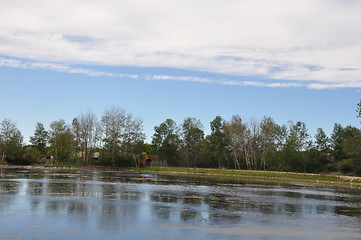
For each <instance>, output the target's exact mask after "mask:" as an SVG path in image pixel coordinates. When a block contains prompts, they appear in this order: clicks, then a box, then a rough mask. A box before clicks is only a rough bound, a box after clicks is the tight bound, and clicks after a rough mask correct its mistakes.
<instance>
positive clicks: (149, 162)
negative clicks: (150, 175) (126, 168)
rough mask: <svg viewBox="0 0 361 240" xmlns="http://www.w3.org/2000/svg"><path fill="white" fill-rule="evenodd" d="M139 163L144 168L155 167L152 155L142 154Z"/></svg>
mask: <svg viewBox="0 0 361 240" xmlns="http://www.w3.org/2000/svg"><path fill="white" fill-rule="evenodd" d="M139 162H140V165H142V166H144V167H153V166H154V165H155V158H154V156H152V155H149V154H144V157H143V158H141V159H140V161H139Z"/></svg>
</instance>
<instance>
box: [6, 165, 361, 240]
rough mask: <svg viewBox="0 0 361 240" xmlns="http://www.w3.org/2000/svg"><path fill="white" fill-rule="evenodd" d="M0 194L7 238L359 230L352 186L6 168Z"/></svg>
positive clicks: (360, 210) (359, 205) (296, 235)
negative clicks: (239, 181)
mask: <svg viewBox="0 0 361 240" xmlns="http://www.w3.org/2000/svg"><path fill="white" fill-rule="evenodd" d="M0 192H1V195H0V214H1V218H2V219H3V221H2V223H3V228H1V230H0V238H1V239H14V238H15V239H17V238H19V239H34V238H37V239H48V238H56V239H57V238H59V239H80V238H87V239H114V238H120V237H122V238H123V239H169V238H171V239H196V238H199V239H220V238H222V239H282V238H283V239H288V238H289V237H290V236H293V239H340V238H342V239H357V237H358V236H360V235H361V230H360V229H361V201H360V200H361V195H360V193H361V190H359V189H352V188H331V187H324V188H321V187H317V186H302V185H298V186H296V185H287V186H286V185H284V186H283V185H266V184H255V183H250V182H247V183H239V184H231V183H228V184H226V183H217V182H216V181H214V180H213V181H205V180H194V179H188V180H185V179H184V178H174V177H160V176H155V175H150V174H147V175H138V174H125V173H109V172H108V173H107V172H104V173H103V172H85V171H41V170H29V171H27V170H23V171H20V172H19V171H15V170H12V169H7V170H6V171H5V172H4V173H2V175H1V179H0ZM4 219H6V221H4ZM226 230H228V231H226Z"/></svg>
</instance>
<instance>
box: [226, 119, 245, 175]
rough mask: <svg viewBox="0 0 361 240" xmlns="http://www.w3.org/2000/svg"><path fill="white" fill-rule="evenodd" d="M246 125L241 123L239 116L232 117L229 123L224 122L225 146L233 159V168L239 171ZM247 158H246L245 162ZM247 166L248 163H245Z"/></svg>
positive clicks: (243, 149)
mask: <svg viewBox="0 0 361 240" xmlns="http://www.w3.org/2000/svg"><path fill="white" fill-rule="evenodd" d="M246 131H247V129H246V125H245V124H244V123H243V121H242V119H241V117H240V116H232V120H231V121H230V122H225V124H224V132H225V136H226V141H227V146H228V148H229V149H230V151H231V153H232V156H233V159H234V168H235V169H240V168H241V166H240V158H241V155H242V152H243V151H245V150H246V148H245V137H246ZM247 160H248V156H246V161H247ZM246 164H247V166H248V165H249V162H248V161H247V162H246Z"/></svg>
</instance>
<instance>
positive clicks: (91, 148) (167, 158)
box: [0, 101, 361, 175]
mask: <svg viewBox="0 0 361 240" xmlns="http://www.w3.org/2000/svg"><path fill="white" fill-rule="evenodd" d="M360 109H361V101H360V103H359V104H358V109H357V112H358V116H359V117H360V116H361V111H360ZM210 129H211V132H210V133H209V134H207V135H206V134H205V132H204V127H203V125H202V123H201V121H200V120H199V119H196V118H192V117H188V118H185V119H184V120H183V122H182V123H180V124H177V123H176V122H175V121H174V120H172V119H166V120H165V121H164V122H162V123H161V124H159V125H158V126H155V127H154V134H153V135H152V141H151V143H146V142H145V139H146V137H145V134H144V132H143V122H142V120H140V119H138V118H135V117H134V116H133V115H132V114H131V113H128V112H126V111H125V110H123V109H120V108H117V107H113V108H110V109H108V110H106V111H105V113H104V114H103V116H101V118H100V119H99V120H98V118H97V116H96V115H95V114H93V113H91V112H87V113H82V114H79V115H78V116H77V117H75V118H74V119H73V120H72V122H71V123H66V122H65V120H62V119H60V120H57V121H53V122H51V124H50V126H49V128H48V129H45V127H44V125H43V124H42V123H37V124H36V126H35V131H34V134H33V136H31V137H30V144H29V145H24V143H23V136H22V134H21V132H20V130H19V129H18V128H17V127H16V124H15V123H14V122H13V121H12V120H11V119H4V120H3V121H2V122H1V123H0V152H1V156H0V160H1V162H2V163H3V164H42V165H44V164H49V165H63V166H64V165H76V166H89V165H98V166H112V167H131V166H133V167H139V166H140V159H141V158H143V157H144V155H145V154H151V155H152V156H154V158H156V163H157V164H158V165H160V166H186V167H207V168H230V169H231V168H232V169H249V170H277V171H295V172H314V173H318V172H342V173H346V174H356V175H361V129H359V128H356V127H354V126H345V127H343V126H341V125H340V124H337V123H336V124H335V125H334V128H333V132H332V134H331V135H330V136H327V134H326V133H325V132H324V131H323V129H322V128H318V129H317V133H316V135H315V136H313V138H312V136H311V135H310V134H309V133H308V129H307V127H306V124H305V123H303V122H301V121H297V122H292V121H289V122H288V123H287V124H283V125H279V124H277V123H276V122H275V121H274V120H273V119H272V118H270V117H264V118H263V119H262V120H261V121H256V120H250V121H245V120H244V119H242V118H241V117H240V116H238V115H235V116H233V117H232V118H231V119H229V120H225V119H223V118H222V117H221V116H216V117H215V118H214V119H213V120H212V121H211V122H210Z"/></svg>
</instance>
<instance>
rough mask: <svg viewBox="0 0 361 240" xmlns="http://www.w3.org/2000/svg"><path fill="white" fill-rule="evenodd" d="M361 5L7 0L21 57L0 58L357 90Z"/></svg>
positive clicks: (6, 45)
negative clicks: (161, 69)
mask: <svg viewBox="0 0 361 240" xmlns="http://www.w3.org/2000/svg"><path fill="white" fill-rule="evenodd" d="M360 10H361V2H360V1H343V0H333V1H327V0H321V1H313V0H305V1H296V0H290V1H284V0H275V1H268V0H250V1H236V0H227V1H211V2H210V1H206V0H199V1H190V0H182V1H181V0H157V1H145V0H143V1H142V0H125V1H116V0H104V1H101V2H100V1H95V0H79V1H75V2H74V1H71V0H63V1H41V0H34V1H31V2H29V1H25V0H19V1H3V2H1V3H0V16H1V20H2V21H0V29H1V30H0V55H2V56H9V59H13V60H9V59H7V60H4V59H2V60H0V61H2V63H1V64H2V66H6V65H7V66H10V67H27V68H44V69H52V70H55V71H63V72H70V73H81V74H86V75H90V76H107V77H132V78H136V76H128V75H127V74H125V75H124V76H120V75H119V76H114V74H113V73H106V72H98V71H94V70H91V69H82V68H76V67H74V66H76V65H77V64H82V65H84V64H89V65H112V66H141V67H142V66H143V67H172V68H181V69H188V70H200V71H206V72H214V73H221V74H226V75H229V76H233V77H234V78H235V79H236V78H237V77H239V76H258V77H262V78H263V79H265V81H264V82H253V81H247V82H241V81H229V82H228V83H227V82H226V81H222V80H215V81H210V80H208V79H202V78H199V79H197V78H196V77H177V78H172V77H170V76H168V79H158V80H177V81H182V80H183V81H197V82H205V83H210V82H217V83H221V84H228V85H246V86H262V87H301V86H305V87H310V88H317V89H323V88H339V87H353V88H359V87H360V85H361V74H360V73H361V70H360V69H361V58H360V57H359V53H360V52H361V42H360V41H359V39H360V38H361V15H360V14H359V11H360ZM64 16H66V17H64ZM18 58H21V59H28V60H29V61H28V62H27V63H26V64H28V66H24V62H22V63H17V62H16V61H17V60H16V59H18ZM6 61H7V62H6ZM11 61H13V62H11ZM165 75H166V74H165ZM165 75H164V76H165ZM155 77H156V76H153V78H155ZM158 78H159V76H158ZM286 80H287V82H286V83H285V81H286ZM290 81H291V82H290Z"/></svg>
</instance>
